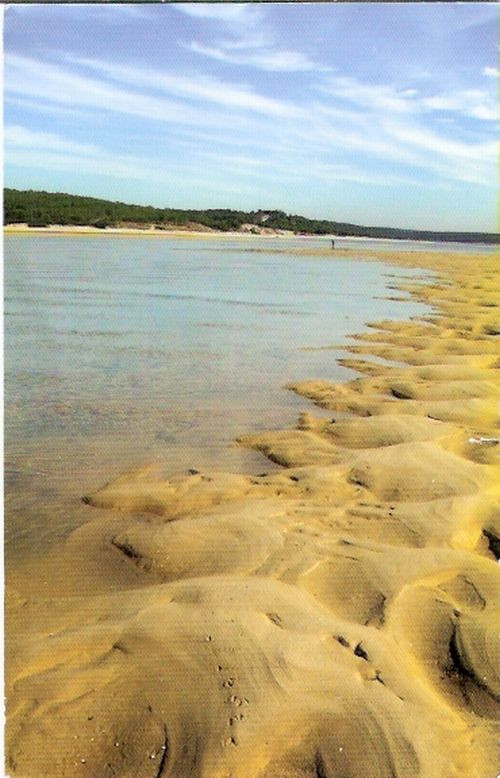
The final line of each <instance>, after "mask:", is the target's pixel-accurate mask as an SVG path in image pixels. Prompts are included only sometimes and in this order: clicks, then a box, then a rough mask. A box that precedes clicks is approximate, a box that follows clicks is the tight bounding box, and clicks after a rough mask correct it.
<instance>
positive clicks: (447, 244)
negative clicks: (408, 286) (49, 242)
mask: <svg viewBox="0 0 500 778" xmlns="http://www.w3.org/2000/svg"><path fill="white" fill-rule="evenodd" d="M3 234H4V236H5V235H51V236H54V235H59V236H73V235H88V236H95V235H100V236H104V237H105V236H115V237H120V236H121V237H144V238H153V237H154V238H176V239H178V238H193V239H207V238H215V239H218V240H223V239H225V238H230V239H234V238H244V239H261V238H263V239H264V240H273V239H276V238H282V239H284V240H285V241H286V240H289V239H294V240H304V241H307V240H311V239H312V240H318V241H319V240H324V241H325V242H330V241H331V240H335V242H336V244H337V241H338V246H337V245H336V247H335V251H337V248H338V249H341V248H342V244H343V243H344V242H347V241H348V242H351V241H352V242H353V243H358V242H359V243H364V242H366V241H370V242H373V243H375V244H377V243H379V244H392V245H393V246H394V249H393V250H394V251H396V250H398V249H399V250H403V251H404V250H405V249H404V248H402V247H401V246H400V244H403V246H404V244H408V245H409V244H422V245H423V246H425V245H432V246H439V247H440V248H439V250H440V251H441V250H442V251H446V250H447V248H448V250H449V251H453V246H456V245H461V246H464V247H465V246H466V247H467V248H468V249H469V248H470V251H471V252H473V251H474V248H483V249H484V248H487V249H490V250H491V251H495V250H498V245H497V244H495V243H488V242H481V241H476V242H470V243H469V242H465V243H464V242H462V241H456V242H454V241H434V240H422V239H416V238H375V237H370V236H368V235H367V236H364V235H340V236H339V235H336V234H334V233H332V234H327V235H314V234H312V233H311V234H298V233H295V232H292V231H287V230H269V231H266V228H261V229H260V231H259V232H258V233H255V232H251V231H245V230H228V231H225V232H222V231H217V230H212V229H209V228H207V229H199V230H195V229H175V228H172V229H160V230H159V229H155V227H153V226H150V227H147V228H144V229H142V228H140V227H106V228H105V229H99V228H97V227H92V226H88V225H81V226H78V225H62V224H54V225H50V226H48V227H28V225H26V224H7V225H4V226H3ZM329 249H330V251H331V246H330V247H329ZM410 250H411V249H410Z"/></svg>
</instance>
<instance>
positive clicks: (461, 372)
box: [7, 230, 500, 778]
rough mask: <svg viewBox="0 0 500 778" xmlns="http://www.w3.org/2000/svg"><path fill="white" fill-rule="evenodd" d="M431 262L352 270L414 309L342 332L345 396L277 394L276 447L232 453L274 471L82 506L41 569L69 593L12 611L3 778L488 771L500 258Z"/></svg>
mask: <svg viewBox="0 0 500 778" xmlns="http://www.w3.org/2000/svg"><path fill="white" fill-rule="evenodd" d="M102 232H103V231H102V230H97V231H96V233H99V234H102ZM139 233H140V234H144V233H143V232H142V231H139ZM237 234H238V235H241V233H237ZM202 237H207V235H206V234H202ZM217 237H219V238H220V237H221V235H220V234H217ZM245 237H247V236H245ZM273 237H274V236H273ZM443 249H445V250H444V251H443V252H431V251H428V252H425V251H421V252H418V251H412V252H389V251H386V252H384V251H376V250H374V251H369V250H368V251H366V250H365V251H363V254H364V255H365V256H366V258H367V259H372V260H376V259H384V261H389V262H391V261H392V263H393V264H396V265H398V266H402V267H420V268H422V269H424V270H431V271H433V273H434V277H433V279H432V281H430V282H429V281H428V280H427V281H410V280H408V281H406V282H398V283H397V287H396V288H397V290H398V291H403V292H405V293H407V294H409V296H410V298H413V299H417V300H420V301H424V302H426V303H428V304H429V305H431V306H432V307H433V311H434V313H432V314H430V315H428V316H425V317H417V318H416V319H415V320H413V321H408V322H391V321H385V322H374V323H373V322H372V323H370V325H369V326H370V331H369V332H365V333H362V334H359V335H355V336H353V338H352V342H350V343H348V344H345V346H343V347H342V348H343V350H345V351H346V352H347V354H348V356H347V357H346V358H343V359H341V360H339V361H340V363H341V364H343V365H345V366H346V367H350V368H352V369H354V370H355V371H357V373H359V376H360V377H359V378H356V379H354V380H353V381H349V382H346V383H339V384H333V383H329V382H326V381H321V380H311V381H303V382H300V383H293V384H290V385H289V386H288V387H287V388H288V389H290V390H291V391H294V392H295V393H297V394H298V395H300V396H301V397H303V398H304V412H303V413H302V414H301V417H300V419H299V421H298V424H297V426H296V428H295V429H291V430H289V429H287V430H278V431H276V430H275V431H271V432H263V433H260V434H256V435H251V436H246V437H245V438H242V439H241V440H240V443H241V445H244V446H247V447H250V448H253V449H255V450H257V451H260V452H261V453H263V454H264V455H265V456H267V457H268V458H269V459H270V460H271V461H272V462H274V463H277V464H279V465H280V466H281V470H279V471H277V472H276V471H273V472H268V473H262V474H261V475H258V476H245V475H236V474H232V473H213V472H201V473H200V472H197V471H194V472H191V473H189V474H186V476H180V477H176V478H165V475H164V474H162V473H161V472H159V471H157V470H155V468H153V467H144V468H140V469H138V470H136V471H134V472H132V473H127V474H124V475H123V476H121V477H120V478H118V479H117V480H115V481H113V482H111V483H109V484H106V485H105V486H103V487H102V488H101V489H99V490H97V491H96V492H95V493H93V494H91V495H86V496H85V498H84V500H85V502H86V504H88V505H89V506H91V507H90V508H89V523H88V524H86V525H84V526H83V527H81V528H79V529H78V530H76V531H75V532H74V533H73V534H72V536H71V537H70V539H69V541H68V543H67V544H66V546H65V548H64V550H63V551H62V552H61V553H60V555H58V564H59V565H60V567H61V569H62V570H63V571H64V569H67V570H70V569H71V570H72V571H73V573H72V580H73V581H74V580H76V578H77V576H76V577H75V575H74V570H75V569H76V570H77V571H78V572H79V577H80V580H81V581H86V586H87V591H86V593H84V594H82V593H81V592H80V591H79V590H75V591H71V585H70V584H68V583H67V582H66V584H65V583H64V582H62V583H61V582H59V584H58V585H59V589H58V588H57V586H56V585H54V583H52V589H50V587H49V591H48V592H47V595H42V596H40V594H39V593H38V592H36V596H35V591H34V589H35V588H36V587H35V585H34V582H31V584H28V583H27V582H26V581H24V582H23V581H21V580H19V581H18V584H19V586H21V584H23V585H24V587H25V588H24V592H22V593H21V595H20V596H21V597H22V598H24V599H23V605H22V608H20V605H19V602H16V599H15V598H14V601H9V602H8V605H10V607H11V608H12V610H10V611H9V613H10V614H11V618H14V619H15V621H14V622H10V623H11V624H12V623H15V624H16V634H13V631H12V629H11V630H10V634H11V642H12V645H11V646H10V654H9V658H8V659H9V672H8V684H9V685H8V686H7V697H8V700H9V710H10V715H9V719H8V744H9V746H10V749H9V753H10V759H11V764H10V768H11V769H12V771H13V774H14V775H15V774H20V775H21V774H22V775H25V774H28V773H29V774H30V775H34V774H35V773H33V770H35V769H38V770H39V771H41V773H43V774H47V775H48V774H50V775H52V776H54V778H62V777H63V776H67V775H70V774H71V775H75V776H79V775H82V776H83V775H88V774H89V770H90V771H91V772H92V770H94V772H95V774H97V772H96V771H98V769H99V765H102V764H104V763H107V764H109V765H111V766H112V769H113V771H114V773H115V774H118V775H137V774H144V775H149V774H150V773H149V772H146V771H145V770H146V768H145V767H144V764H146V765H147V766H148V767H149V766H150V765H151V761H147V760H151V754H154V755H155V758H156V757H157V756H158V760H159V759H160V758H161V755H162V753H163V752H165V751H166V752H168V753H167V755H168V762H167V764H168V770H169V772H168V774H169V775H171V776H172V778H182V777H183V776H184V775H186V771H187V770H188V771H189V772H190V774H191V775H193V776H197V777H199V778H211V776H214V775H222V774H229V773H231V774H232V775H234V776H235V777H237V778H248V776H249V775H252V776H259V778H260V777H261V776H262V777H263V778H264V777H266V778H267V776H269V778H271V776H276V775H287V776H289V777H290V778H291V777H292V776H293V778H313V776H318V775H319V774H320V773H321V775H322V776H323V775H324V776H328V777H329V776H332V778H333V777H334V776H335V775H337V774H340V773H342V774H350V775H363V776H365V778H381V777H383V778H385V776H386V775H388V774H390V773H392V772H394V773H396V772H397V773H398V774H401V775H403V774H404V775H405V776H408V778H417V777H418V776H421V775H425V776H426V778H452V777H453V778H459V776H463V775H465V774H471V775H472V774H473V771H474V774H477V775H478V778H483V777H484V778H486V776H488V775H490V773H491V774H493V771H494V769H495V765H496V755H495V753H494V746H493V744H492V737H491V735H492V733H493V727H494V719H495V714H496V713H498V705H497V702H496V698H497V696H498V693H499V689H498V670H497V669H496V668H495V654H496V652H495V649H494V640H495V635H494V630H493V626H492V625H493V624H494V614H493V610H494V607H495V593H496V592H498V586H499V583H500V580H499V572H498V567H497V566H496V565H495V562H494V558H495V552H496V551H498V544H499V542H500V540H499V538H500V526H499V525H498V519H497V518H495V516H496V513H495V501H496V499H497V497H498V483H499V481H500V479H499V475H500V466H499V464H498V451H499V449H500V446H499V445H498V427H497V415H498V414H497V405H498V399H499V392H498V357H499V351H498V343H497V340H498V338H497V336H498V334H499V333H498V329H497V325H496V324H495V312H496V310H497V306H498V281H497V280H496V277H495V273H496V270H497V268H496V265H495V263H496V261H497V260H496V258H495V257H494V256H491V255H487V254H476V255H472V250H473V246H471V252H470V253H464V254H457V253H453V252H451V251H448V252H446V246H445V244H444V245H443ZM296 251H297V252H301V251H302V249H298V250H296ZM318 251H319V252H324V253H325V255H326V254H327V255H328V257H329V258H330V259H332V260H335V256H336V254H337V252H336V251H335V252H334V253H332V252H331V251H328V252H327V251H326V249H325V250H323V249H321V250H318ZM346 251H348V250H347V249H346ZM291 253H293V252H291ZM306 253H309V254H311V255H313V256H317V255H318V252H317V251H316V252H314V251H311V250H309V251H308V252H306ZM339 253H340V252H339ZM320 255H321V253H320ZM340 255H341V256H342V253H340ZM391 256H392V260H391ZM370 357H375V358H376V359H375V360H373V359H370ZM395 363H404V364H405V366H404V367H395V366H394V364H395ZM309 401H310V402H312V403H313V404H315V405H318V406H320V407H322V408H325V409H328V410H329V411H330V412H331V414H332V419H328V420H325V419H324V417H323V418H321V417H319V416H317V415H316V416H315V415H314V408H313V406H311V405H310V404H308V403H309ZM336 414H339V415H338V417H337V418H336ZM478 441H479V442H478ZM103 476H104V477H105V474H103ZM104 477H103V481H104ZM92 508H94V509H98V513H97V514H96V518H94V517H93V516H92V513H91V510H92ZM42 569H43V570H44V572H45V571H46V570H47V575H49V572H48V571H49V570H50V560H49V563H48V566H47V568H44V567H43V565H42ZM62 577H64V576H62ZM30 585H31V587H33V591H32V592H31V595H30V594H29V591H30ZM73 585H74V584H73ZM65 586H66V587H68V586H69V590H68V589H67V588H65ZM9 591H10V590H8V592H7V595H8V596H9ZM68 595H69V596H68ZM43 603H47V605H44V604H43ZM49 603H50V604H49ZM12 614H14V615H12ZM26 634H31V640H30V641H28V646H27V647H26V646H25V645H24V643H25V636H26ZM47 634H49V635H52V638H51V639H50V640H49V641H48V643H47ZM16 681H17V685H16V688H14V684H15V683H16ZM40 697H41V699H42V701H43V706H44V707H40V703H37V704H35V706H34V708H33V707H32V708H29V703H30V701H31V703H32V702H33V700H34V699H36V700H39V699H40ZM27 705H28V708H27V707H26V706H27ZM26 710H30V711H31V712H29V713H28V714H27V713H26ZM40 717H41V724H40ZM82 722H83V725H82ZM47 732H49V733H50V740H48V739H47ZM71 732H79V733H80V734H79V736H78V738H77V739H76V740H72V739H71V734H70V733H71ZM103 733H104V734H103ZM291 733H298V735H297V738H294V737H292V738H291V737H290V735H291ZM116 743H118V744H119V746H118V747H116ZM43 744H45V747H44V748H42V745H43ZM145 744H146V745H147V749H146V750H147V755H145V754H146V750H145ZM162 749H163V752H162ZM34 755H35V756H34ZM34 760H38V761H34ZM153 762H154V760H153ZM14 764H15V765H17V766H18V769H20V770H21V771H24V772H21V773H16V770H14V767H13V765H14ZM64 765H66V767H64ZM318 765H319V767H318ZM151 768H152V766H151ZM29 770H31V772H29ZM71 771H73V772H71ZM141 771H142V772H141ZM224 771H225V772H224ZM41 773H40V774H41ZM151 774H153V773H152V772H151Z"/></svg>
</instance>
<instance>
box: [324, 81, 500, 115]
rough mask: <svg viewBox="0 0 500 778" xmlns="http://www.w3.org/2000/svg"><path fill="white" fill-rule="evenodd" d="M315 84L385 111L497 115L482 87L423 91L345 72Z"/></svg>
mask: <svg viewBox="0 0 500 778" xmlns="http://www.w3.org/2000/svg"><path fill="white" fill-rule="evenodd" d="M316 88H317V90H318V91H320V92H323V93H324V94H329V95H332V96H333V97H336V98H338V99H340V100H341V101H344V102H346V103H350V104H352V105H356V106H358V107H360V108H364V109H366V110H375V111H377V112H386V113H388V114H412V113H413V114H417V113H422V112H428V111H450V112H454V113H461V114H463V115H464V116H469V117H471V118H474V119H482V120H485V121H495V120H497V118H498V110H497V105H496V100H495V98H494V96H493V95H492V94H491V93H490V92H488V91H486V90H483V89H464V90H460V91H448V92H446V93H441V92H435V93H433V94H431V95H425V94H421V93H420V92H419V91H418V90H416V89H408V88H397V87H395V86H394V85H392V84H372V83H362V82H360V81H358V80H356V79H354V78H351V77H347V76H339V77H335V78H333V77H332V78H330V79H328V80H326V81H325V82H324V83H322V84H318V85H317V87H316Z"/></svg>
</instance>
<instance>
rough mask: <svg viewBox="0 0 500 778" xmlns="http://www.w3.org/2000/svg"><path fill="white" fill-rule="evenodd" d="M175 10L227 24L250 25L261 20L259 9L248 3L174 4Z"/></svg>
mask: <svg viewBox="0 0 500 778" xmlns="http://www.w3.org/2000/svg"><path fill="white" fill-rule="evenodd" d="M173 8H176V9H177V10H178V11H182V13H185V14H187V15H188V16H194V17H196V18H198V19H215V20H217V21H221V22H226V23H227V22H229V23H234V22H237V23H238V24H241V23H245V24H248V23H249V22H252V23H255V22H256V21H257V20H259V19H260V18H261V11H260V9H259V7H258V6H254V5H251V4H246V3H228V2H218V3H197V2H193V3H174V4H173Z"/></svg>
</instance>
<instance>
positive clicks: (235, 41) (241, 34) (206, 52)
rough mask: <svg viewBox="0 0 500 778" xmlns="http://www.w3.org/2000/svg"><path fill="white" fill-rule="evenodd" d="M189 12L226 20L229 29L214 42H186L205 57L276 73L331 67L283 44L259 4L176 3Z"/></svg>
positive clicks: (189, 47)
mask: <svg viewBox="0 0 500 778" xmlns="http://www.w3.org/2000/svg"><path fill="white" fill-rule="evenodd" d="M177 7H178V8H179V10H183V11H184V13H187V14H189V15H190V16H195V17H201V18H209V19H216V20H217V21H220V22H223V23H224V27H225V31H226V33H228V34H229V37H228V35H226V37H224V38H220V39H219V40H217V41H216V43H215V45H207V44H206V43H200V42H199V41H197V40H192V41H190V42H189V43H185V44H184V47H185V48H187V49H188V50H189V51H191V52H193V53H195V54H200V55H202V56H203V57H208V58H210V59H214V60H217V61H219V62H226V63H229V64H233V65H240V66H244V67H250V68H255V69H257V70H263V71H267V72H275V73H296V72H300V71H303V72H306V71H314V70H316V71H322V70H330V68H329V67H328V68H327V67H324V66H321V65H320V64H319V63H318V62H316V61H315V60H313V59H312V58H311V57H310V56H308V55H307V54H306V53H305V52H303V51H294V50H291V49H288V48H284V47H283V46H281V45H280V44H279V43H278V40H277V39H276V36H275V35H274V34H273V32H272V30H271V28H270V27H269V26H268V25H267V26H266V25H265V24H264V11H263V8H261V7H260V6H259V5H238V4H233V3H229V4H222V3H215V4H213V5H212V4H210V5H205V4H199V3H192V4H189V5H179V6H177Z"/></svg>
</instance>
